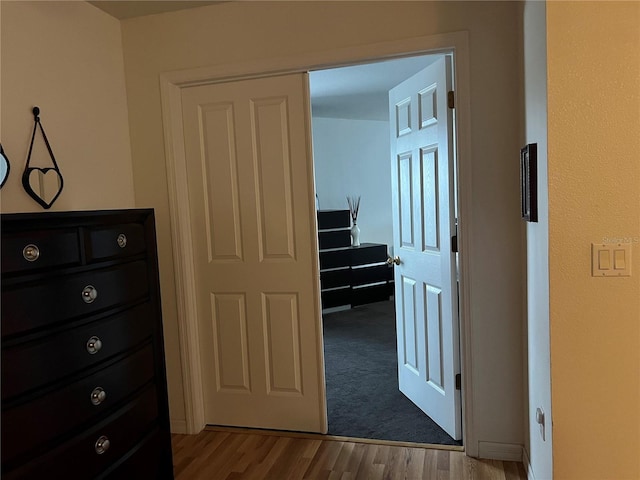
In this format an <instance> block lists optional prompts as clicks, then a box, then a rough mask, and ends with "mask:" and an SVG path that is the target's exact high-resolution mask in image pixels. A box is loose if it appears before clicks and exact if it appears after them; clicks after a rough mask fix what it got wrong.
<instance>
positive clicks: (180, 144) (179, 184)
mask: <svg viewBox="0 0 640 480" xmlns="http://www.w3.org/2000/svg"><path fill="white" fill-rule="evenodd" d="M450 52H453V53H454V85H455V90H456V129H457V132H456V142H457V143H456V153H457V169H458V172H457V174H458V191H457V195H458V224H459V236H458V245H459V250H460V254H459V268H460V299H459V301H460V342H461V356H462V358H461V359H460V360H461V367H462V409H463V441H464V445H465V448H466V452H467V454H468V455H471V456H477V454H478V446H477V442H476V435H475V431H474V422H473V382H472V377H473V367H472V365H473V362H472V348H471V347H472V345H473V341H472V339H473V329H472V322H471V301H470V297H471V292H470V284H471V282H470V279H469V267H470V265H469V259H470V257H471V255H472V252H471V245H472V242H471V239H472V238H473V232H472V231H471V222H470V214H471V199H472V195H471V188H472V182H471V131H470V126H471V118H470V113H471V112H470V98H469V96H470V73H469V38H468V33H467V32H454V33H447V34H438V35H429V36H424V37H414V38H408V39H403V40H397V41H391V42H382V43H376V44H370V45H361V46H357V47H349V48H342V49H335V50H328V51H323V52H314V53H309V54H303V55H296V56H290V57H284V58H271V59H259V60H255V61H250V62H244V63H233V64H225V65H215V66H211V67H203V68H194V69H188V70H179V71H173V72H166V73H163V74H161V75H160V90H161V100H162V118H163V129H164V140H165V160H166V168H167V182H168V190H169V214H170V221H171V236H172V242H173V254H174V255H173V256H174V268H175V272H176V297H177V315H178V334H179V341H180V357H181V362H182V371H183V384H184V397H185V415H186V424H187V425H186V426H187V432H188V433H198V432H200V431H201V430H202V428H204V404H203V398H204V397H203V392H202V383H201V381H200V378H201V370H200V363H199V362H200V352H199V347H198V325H197V319H196V312H197V308H196V296H195V291H196V289H195V288H194V284H195V276H194V270H193V265H194V261H195V255H194V253H195V252H193V249H192V242H191V218H190V214H189V208H188V205H189V199H188V187H187V175H186V159H185V154H184V140H183V125H182V100H181V93H180V90H181V89H182V88H184V87H188V86H193V85H202V84H207V83H217V82H227V81H234V80H240V79H246V78H257V77H264V76H272V75H277V74H285V73H299V72H307V71H310V70H318V69H322V68H335V67H340V66H346V65H353V64H358V63H365V62H371V61H380V60H388V59H392V58H398V57H406V56H412V55H423V54H434V53H450ZM317 328H318V329H319V330H320V332H321V328H322V325H321V324H320V322H319V324H318V326H317ZM318 338H319V341H320V343H322V335H321V334H320V335H319V336H318ZM319 349H320V351H322V345H319ZM319 361H322V359H321V358H319ZM322 391H324V385H323V386H322Z"/></svg>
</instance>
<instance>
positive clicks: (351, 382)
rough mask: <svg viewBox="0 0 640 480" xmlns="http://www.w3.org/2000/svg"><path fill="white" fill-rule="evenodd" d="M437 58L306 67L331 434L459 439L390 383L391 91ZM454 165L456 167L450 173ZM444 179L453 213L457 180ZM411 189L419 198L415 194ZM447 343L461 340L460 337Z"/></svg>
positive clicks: (393, 352)
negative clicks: (355, 201)
mask: <svg viewBox="0 0 640 480" xmlns="http://www.w3.org/2000/svg"><path fill="white" fill-rule="evenodd" d="M443 57H444V55H443V54H437V55H422V56H416V57H407V58H401V59H395V60H389V61H381V62H376V63H369V64H363V65H357V66H349V67H341V68H333V69H326V70H318V71H313V72H311V73H310V74H309V76H310V93H311V105H312V134H313V158H314V176H315V187H316V207H317V209H318V212H319V213H318V230H319V248H320V270H321V272H320V277H321V296H322V302H323V311H322V322H323V335H324V353H325V383H326V395H327V411H328V433H329V434H331V435H338V436H347V437H357V438H370V439H376V440H391V441H404V442H417V443H429V444H440V445H461V444H462V442H461V440H456V439H454V438H452V436H450V435H449V434H447V432H446V431H445V430H443V429H442V428H441V427H440V426H439V425H438V424H437V423H436V422H434V421H433V420H432V419H431V418H430V417H429V416H428V415H427V414H426V413H424V412H423V411H422V410H421V409H420V408H419V407H418V406H416V404H415V403H413V402H412V401H411V400H409V398H407V396H405V395H404V394H403V393H402V392H401V391H400V389H399V384H398V349H397V345H398V341H399V340H398V339H399V337H398V328H397V327H396V302H395V298H394V293H395V287H394V283H395V282H394V278H393V277H394V275H393V258H394V257H398V254H399V253H400V252H399V251H394V227H393V223H394V219H393V216H394V214H395V215H397V214H398V212H397V211H395V213H394V209H393V208H392V206H393V198H394V191H393V189H396V190H397V181H396V182H392V181H391V178H392V161H391V156H390V152H391V145H390V137H391V135H390V132H391V130H392V126H391V122H390V110H391V111H393V110H392V109H390V108H389V91H390V90H391V89H392V88H394V87H396V86H397V85H399V84H401V83H402V82H404V81H405V80H406V79H408V78H410V77H412V76H414V75H416V74H417V73H418V72H420V71H422V70H424V69H425V68H427V67H429V65H431V64H433V63H434V62H436V61H438V60H439V59H442V58H443ZM396 120H397V119H396ZM451 134H452V135H454V132H453V131H452V132H451ZM452 144H453V145H455V141H453V142H452ZM452 158H455V155H453V152H452ZM454 172H455V167H454V168H452V173H453V176H454V177H455V174H454ZM396 180H397V179H396ZM452 184H453V185H454V191H453V193H452V197H453V199H454V201H453V202H452V203H453V204H452V206H451V208H452V209H453V215H454V218H455V216H456V202H455V198H456V196H457V195H456V192H455V178H454V179H452ZM397 193H398V192H397V191H396V192H395V197H396V198H397ZM414 195H417V196H419V197H420V198H422V196H423V192H422V191H417V190H416V191H414ZM347 197H352V198H359V200H360V203H359V209H358V213H357V225H358V227H359V228H360V232H359V241H360V246H359V247H357V254H358V256H359V257H361V258H359V260H356V261H353V260H352V258H351V256H350V254H351V253H352V252H354V248H355V247H351V245H352V242H353V239H352V235H351V234H350V228H351V226H352V224H353V218H352V212H350V211H349V205H348V202H347ZM396 228H397V227H396ZM395 243H396V248H397V244H398V242H397V239H396V242H395ZM455 256H456V257H457V255H455ZM456 270H457V269H456ZM455 298H456V305H455V306H456V309H457V294H456V296H455ZM425 301H426V300H425ZM456 313H457V312H456ZM455 322H457V314H456V316H455ZM456 332H457V329H456ZM400 336H402V334H401V335H400ZM455 341H456V342H457V343H458V345H459V338H458V335H456V338H455ZM449 353H451V352H449ZM444 354H447V352H444ZM455 355H459V353H458V351H457V350H455ZM456 362H459V358H458V359H456ZM456 362H453V363H456ZM460 438H461V437H460Z"/></svg>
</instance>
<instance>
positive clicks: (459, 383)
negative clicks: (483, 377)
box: [456, 373, 462, 390]
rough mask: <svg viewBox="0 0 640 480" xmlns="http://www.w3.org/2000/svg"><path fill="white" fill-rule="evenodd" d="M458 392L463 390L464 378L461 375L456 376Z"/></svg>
mask: <svg viewBox="0 0 640 480" xmlns="http://www.w3.org/2000/svg"><path fill="white" fill-rule="evenodd" d="M456 390H462V376H461V375H460V374H459V373H458V374H456Z"/></svg>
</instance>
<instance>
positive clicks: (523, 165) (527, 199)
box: [520, 143, 538, 222]
mask: <svg viewBox="0 0 640 480" xmlns="http://www.w3.org/2000/svg"><path fill="white" fill-rule="evenodd" d="M520 210H521V212H522V219H523V220H526V221H527V222H537V221H538V144H537V143H530V144H528V145H527V146H526V147H523V148H521V149H520Z"/></svg>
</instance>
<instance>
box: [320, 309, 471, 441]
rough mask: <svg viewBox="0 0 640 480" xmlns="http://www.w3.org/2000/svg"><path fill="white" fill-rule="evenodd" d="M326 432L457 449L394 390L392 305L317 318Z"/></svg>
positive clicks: (440, 430) (395, 367) (395, 362)
mask: <svg viewBox="0 0 640 480" xmlns="http://www.w3.org/2000/svg"><path fill="white" fill-rule="evenodd" d="M323 326H324V327H323V328H324V352H325V372H326V383H327V404H328V412H329V434H330V435H340V436H348V437H357V438H371V439H378V440H397V441H405V442H419V443H437V444H441V445H460V444H461V443H460V442H456V441H455V440H453V439H452V438H451V437H450V436H449V435H448V434H447V433H446V432H444V430H442V429H441V428H440V427H439V426H438V425H436V424H435V423H434V422H433V420H431V419H430V418H429V417H428V416H427V415H425V414H424V413H423V412H422V411H421V410H420V409H419V408H418V407H416V406H415V405H414V404H413V402H411V401H410V400H409V399H408V398H407V397H405V396H404V395H403V394H402V393H400V391H399V390H398V359H397V354H396V328H395V315H394V306H393V301H389V302H378V303H372V304H369V305H363V306H360V307H356V308H352V309H351V310H346V311H342V312H334V313H329V314H326V315H324V316H323Z"/></svg>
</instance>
